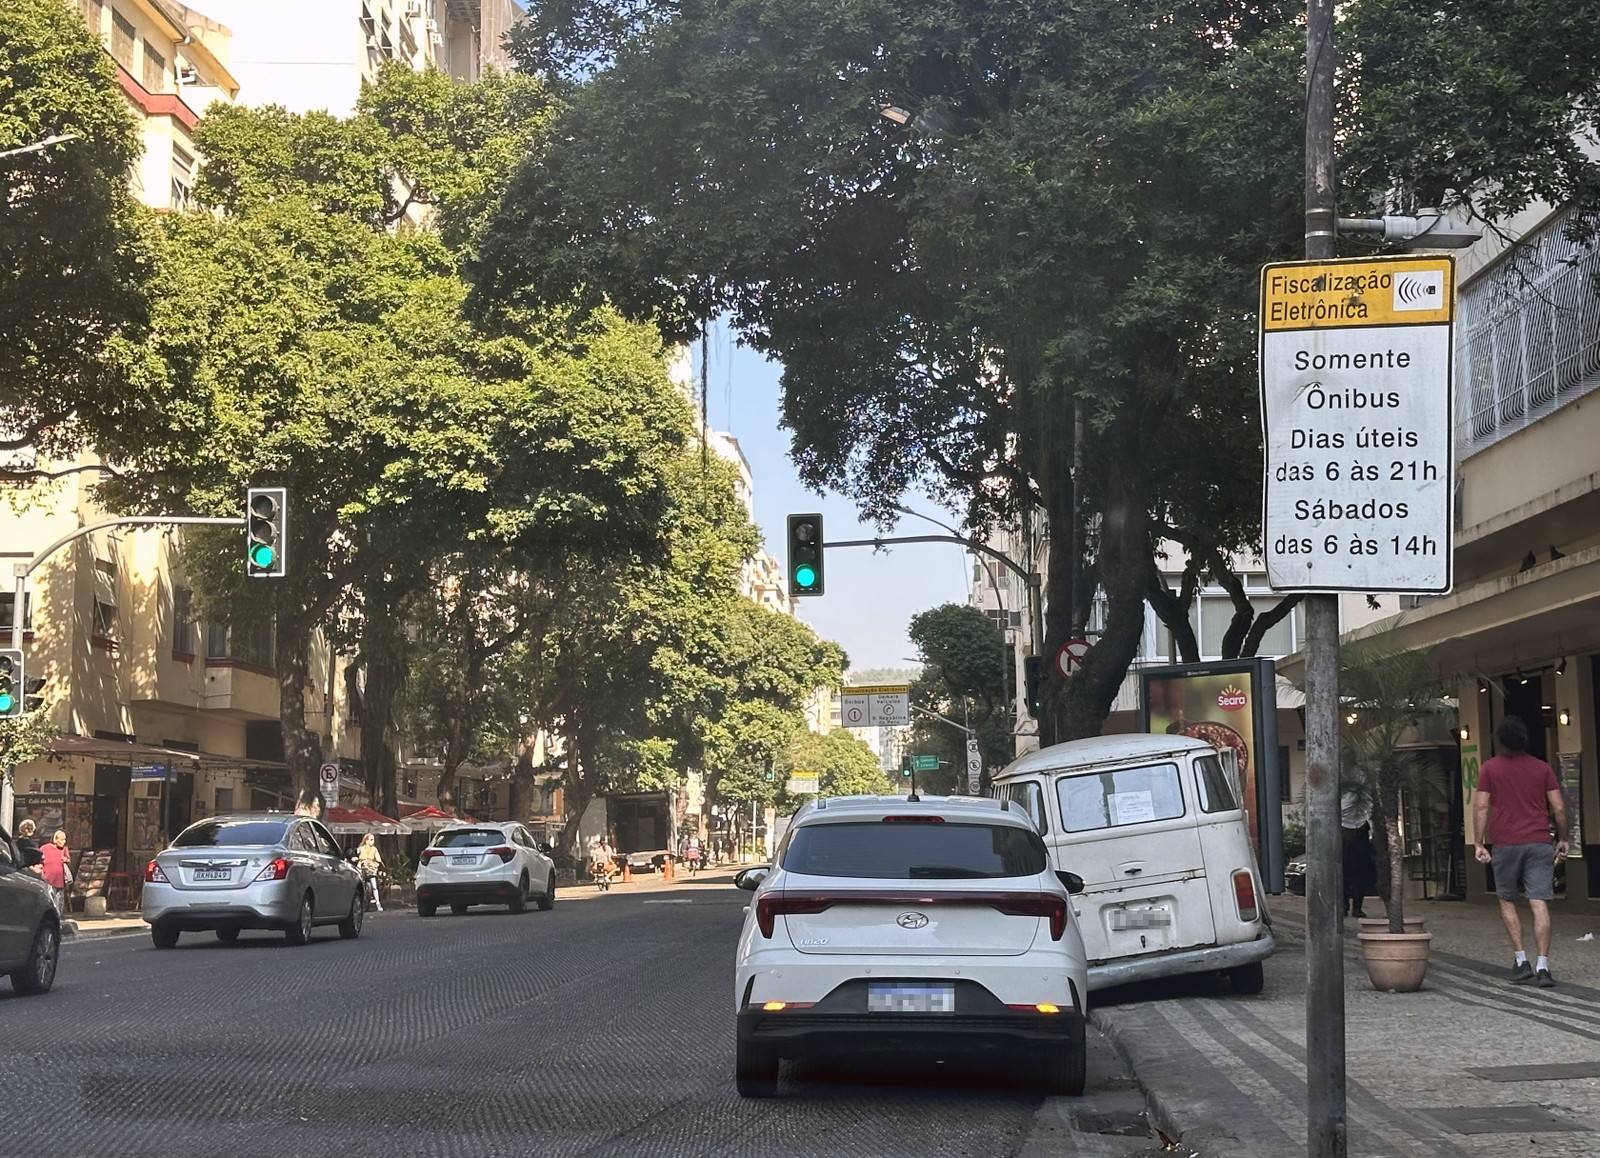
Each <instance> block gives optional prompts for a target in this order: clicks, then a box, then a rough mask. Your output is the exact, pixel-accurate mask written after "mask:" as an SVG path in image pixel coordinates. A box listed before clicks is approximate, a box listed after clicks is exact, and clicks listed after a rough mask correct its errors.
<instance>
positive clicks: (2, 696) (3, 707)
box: [0, 692, 17, 716]
mask: <svg viewBox="0 0 1600 1158" xmlns="http://www.w3.org/2000/svg"><path fill="white" fill-rule="evenodd" d="M16 702H17V701H16V700H15V699H14V698H12V695H11V693H10V692H0V716H3V715H5V714H6V713H7V712H9V711H10V710H11V709H12V707H13V706H14V705H15V704H16Z"/></svg>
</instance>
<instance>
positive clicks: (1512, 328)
mask: <svg viewBox="0 0 1600 1158" xmlns="http://www.w3.org/2000/svg"><path fill="white" fill-rule="evenodd" d="M1571 221H1572V211H1571V210H1568V211H1566V212H1563V213H1559V214H1557V215H1556V216H1554V217H1552V218H1551V219H1550V220H1549V221H1547V222H1546V223H1545V224H1544V225H1543V226H1541V227H1540V228H1539V229H1538V230H1537V231H1535V232H1534V233H1531V234H1529V235H1528V237H1526V238H1524V239H1523V240H1522V241H1521V242H1519V243H1518V244H1517V246H1516V248H1515V249H1514V250H1512V251H1511V252H1510V253H1509V254H1508V255H1507V257H1506V258H1505V260H1503V261H1502V262H1501V263H1500V264H1499V265H1498V266H1496V267H1495V268H1494V269H1492V270H1490V271H1489V272H1488V273H1486V274H1485V275H1484V276H1482V277H1480V278H1479V279H1477V280H1476V281H1474V282H1473V283H1472V284H1471V285H1470V286H1469V287H1467V289H1466V290H1464V291H1463V292H1462V294H1461V299H1460V327H1459V329H1458V331H1457V334H1458V336H1457V342H1458V348H1457V364H1458V367H1459V370H1460V374H1461V379H1460V382H1459V388H1458V391H1457V403H1456V408H1457V441H1458V444H1459V451H1458V453H1459V456H1460V458H1463V459H1465V458H1468V457H1470V456H1471V455H1473V454H1475V453H1477V452H1478V451H1480V450H1484V449H1486V448H1487V447H1490V446H1493V445H1494V444H1495V443H1496V442H1499V441H1500V440H1501V439H1502V438H1505V437H1507V436H1508V435H1511V434H1514V433H1516V432H1517V431H1519V430H1522V429H1523V428H1525V427H1527V426H1529V425H1530V424H1532V423H1534V422H1536V421H1538V420H1539V419H1540V418H1543V417H1544V416H1545V415H1547V414H1549V413H1551V412H1552V411H1554V410H1556V409H1558V408H1559V407H1561V406H1564V405H1566V404H1567V403H1568V402H1571V401H1573V400H1574V399H1577V398H1581V397H1583V396H1584V395H1586V394H1588V393H1590V392H1592V391H1593V390H1594V389H1595V388H1596V387H1597V386H1600V296H1597V295H1596V292H1595V277H1596V275H1597V274H1600V249H1597V248H1596V247H1594V246H1593V245H1578V244H1574V243H1573V242H1572V241H1571V240H1569V239H1568V238H1567V237H1566V236H1565V229H1566V226H1567V225H1568V224H1569V223H1570V222H1571Z"/></svg>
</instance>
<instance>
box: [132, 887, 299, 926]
mask: <svg viewBox="0 0 1600 1158" xmlns="http://www.w3.org/2000/svg"><path fill="white" fill-rule="evenodd" d="M276 894H282V895H276ZM140 916H142V917H143V918H144V920H145V923H146V924H150V925H164V926H166V927H168V928H173V929H178V930H180V931H183V932H190V933H193V932H202V931H205V930H209V929H281V928H283V927H285V926H287V925H292V924H294V923H295V922H296V921H298V920H299V919H300V904H299V898H298V897H296V896H292V895H290V893H289V892H288V890H284V889H278V890H275V891H274V894H273V895H265V896H263V895H256V896H251V897H232V898H229V899H228V900H225V901H222V900H218V901H205V900H195V899H190V898H188V897H185V896H183V895H182V894H181V893H178V892H177V891H176V890H174V889H171V888H167V889H155V890H153V888H152V886H151V885H148V884H147V885H146V886H145V888H144V897H143V904H142V906H141V909H140Z"/></svg>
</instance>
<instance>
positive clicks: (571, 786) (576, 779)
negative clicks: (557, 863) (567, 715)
mask: <svg viewBox="0 0 1600 1158" xmlns="http://www.w3.org/2000/svg"><path fill="white" fill-rule="evenodd" d="M586 763H587V752H586V750H585V748H584V738H583V729H582V728H581V727H580V726H578V724H577V723H576V722H575V721H574V722H570V723H569V727H568V730H567V767H566V770H565V771H564V772H563V773H562V776H561V784H562V787H563V789H564V791H563V792H562V803H563V806H564V821H565V823H564V824H563V825H562V828H561V843H560V848H561V851H562V852H564V853H566V854H567V855H568V856H570V857H572V858H573V863H577V860H578V854H579V853H580V852H582V849H580V848H579V847H578V839H579V837H580V836H581V835H582V834H581V832H580V828H581V825H582V823H583V814H584V813H585V812H587V811H588V809H589V804H590V802H591V801H592V800H593V799H594V784H593V782H592V780H591V779H590V777H589V774H588V768H587V766H586ZM608 835H609V834H608Z"/></svg>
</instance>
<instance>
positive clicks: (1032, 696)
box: [1022, 655, 1048, 720]
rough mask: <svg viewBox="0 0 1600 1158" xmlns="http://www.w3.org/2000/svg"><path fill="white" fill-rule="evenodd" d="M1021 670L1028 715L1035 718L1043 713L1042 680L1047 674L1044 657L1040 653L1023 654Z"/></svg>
mask: <svg viewBox="0 0 1600 1158" xmlns="http://www.w3.org/2000/svg"><path fill="white" fill-rule="evenodd" d="M1022 672H1023V676H1024V685H1025V686H1026V688H1027V692H1028V715H1030V716H1032V717H1033V718H1034V719H1036V720H1037V719H1039V718H1040V717H1041V716H1042V715H1043V714H1044V681H1045V678H1046V676H1047V675H1048V672H1047V670H1046V668H1045V657H1044V656H1042V655H1025V656H1023V657H1022Z"/></svg>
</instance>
